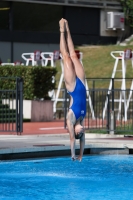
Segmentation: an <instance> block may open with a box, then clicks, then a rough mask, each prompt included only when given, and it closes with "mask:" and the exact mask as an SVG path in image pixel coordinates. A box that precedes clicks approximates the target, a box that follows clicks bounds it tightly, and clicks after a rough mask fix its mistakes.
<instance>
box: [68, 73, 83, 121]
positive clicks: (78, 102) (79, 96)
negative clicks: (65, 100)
mask: <svg viewBox="0 0 133 200" xmlns="http://www.w3.org/2000/svg"><path fill="white" fill-rule="evenodd" d="M68 93H69V94H70V95H71V97H72V98H73V104H72V106H71V107H70V109H71V110H72V111H73V113H74V114H75V117H76V120H77V119H79V117H81V116H82V117H83V118H84V117H85V115H86V89H85V86H84V84H83V83H82V81H81V80H80V79H79V78H78V77H76V85H75V88H74V90H73V92H69V91H68Z"/></svg>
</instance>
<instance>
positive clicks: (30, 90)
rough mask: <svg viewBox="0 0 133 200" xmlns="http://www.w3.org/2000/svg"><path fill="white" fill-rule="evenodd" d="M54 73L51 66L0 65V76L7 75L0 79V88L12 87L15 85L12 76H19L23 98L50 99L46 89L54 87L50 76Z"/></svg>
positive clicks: (54, 70) (54, 69)
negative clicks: (21, 80)
mask: <svg viewBox="0 0 133 200" xmlns="http://www.w3.org/2000/svg"><path fill="white" fill-rule="evenodd" d="M56 73H57V70H56V68H53V67H42V66H37V67H29V66H28V67H27V66H0V77H7V78H6V79H2V78H1V79H0V89H14V88H15V87H16V85H15V80H14V79H12V77H21V78H23V82H24V85H23V98H24V99H29V100H33V99H40V98H44V99H50V97H49V96H48V91H50V90H53V89H55V84H56V83H55V82H54V83H52V77H53V76H55V75H56ZM8 78H9V79H8Z"/></svg>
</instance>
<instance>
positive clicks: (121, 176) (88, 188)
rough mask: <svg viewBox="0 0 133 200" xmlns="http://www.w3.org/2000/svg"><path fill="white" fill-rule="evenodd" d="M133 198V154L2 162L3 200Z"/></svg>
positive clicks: (0, 187) (0, 196) (0, 183)
mask: <svg viewBox="0 0 133 200" xmlns="http://www.w3.org/2000/svg"><path fill="white" fill-rule="evenodd" d="M32 199H33V200H34V199H35V200H132V199H133V156H130V155H129V156H121V155H117V156H112V155H110V156H109V155H107V156H84V158H83V161H82V162H79V161H76V162H75V161H74V162H73V161H71V160H70V158H69V157H63V158H62V157H61V158H50V159H39V160H29V161H10V162H0V200H32Z"/></svg>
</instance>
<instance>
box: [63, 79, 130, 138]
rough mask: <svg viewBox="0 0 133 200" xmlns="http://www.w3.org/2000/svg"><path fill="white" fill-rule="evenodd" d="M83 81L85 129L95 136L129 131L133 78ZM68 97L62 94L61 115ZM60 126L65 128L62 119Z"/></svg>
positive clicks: (66, 106) (65, 107) (67, 104)
mask: <svg viewBox="0 0 133 200" xmlns="http://www.w3.org/2000/svg"><path fill="white" fill-rule="evenodd" d="M86 80H87V89H86V94H87V95H86V102H87V113H86V117H85V121H84V125H85V129H87V130H88V129H89V130H90V131H91V132H95V133H96V132H98V133H103V132H105V133H112V134H114V133H118V134H119V133H124V134H125V133H126V132H133V79H121V78H117V79H106V78H103V79H86ZM109 85H110V88H111V89H110V88H109ZM68 98H69V97H68V95H67V92H66V96H65V104H64V110H65V111H64V113H65V115H66V113H67V111H68V108H69V103H68ZM64 126H65V127H66V117H65V123H64Z"/></svg>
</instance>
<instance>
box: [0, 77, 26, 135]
mask: <svg viewBox="0 0 133 200" xmlns="http://www.w3.org/2000/svg"><path fill="white" fill-rule="evenodd" d="M5 88H6V89H5ZM22 131H23V80H22V78H19V77H0V132H17V134H20V133H21V132H22Z"/></svg>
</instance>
